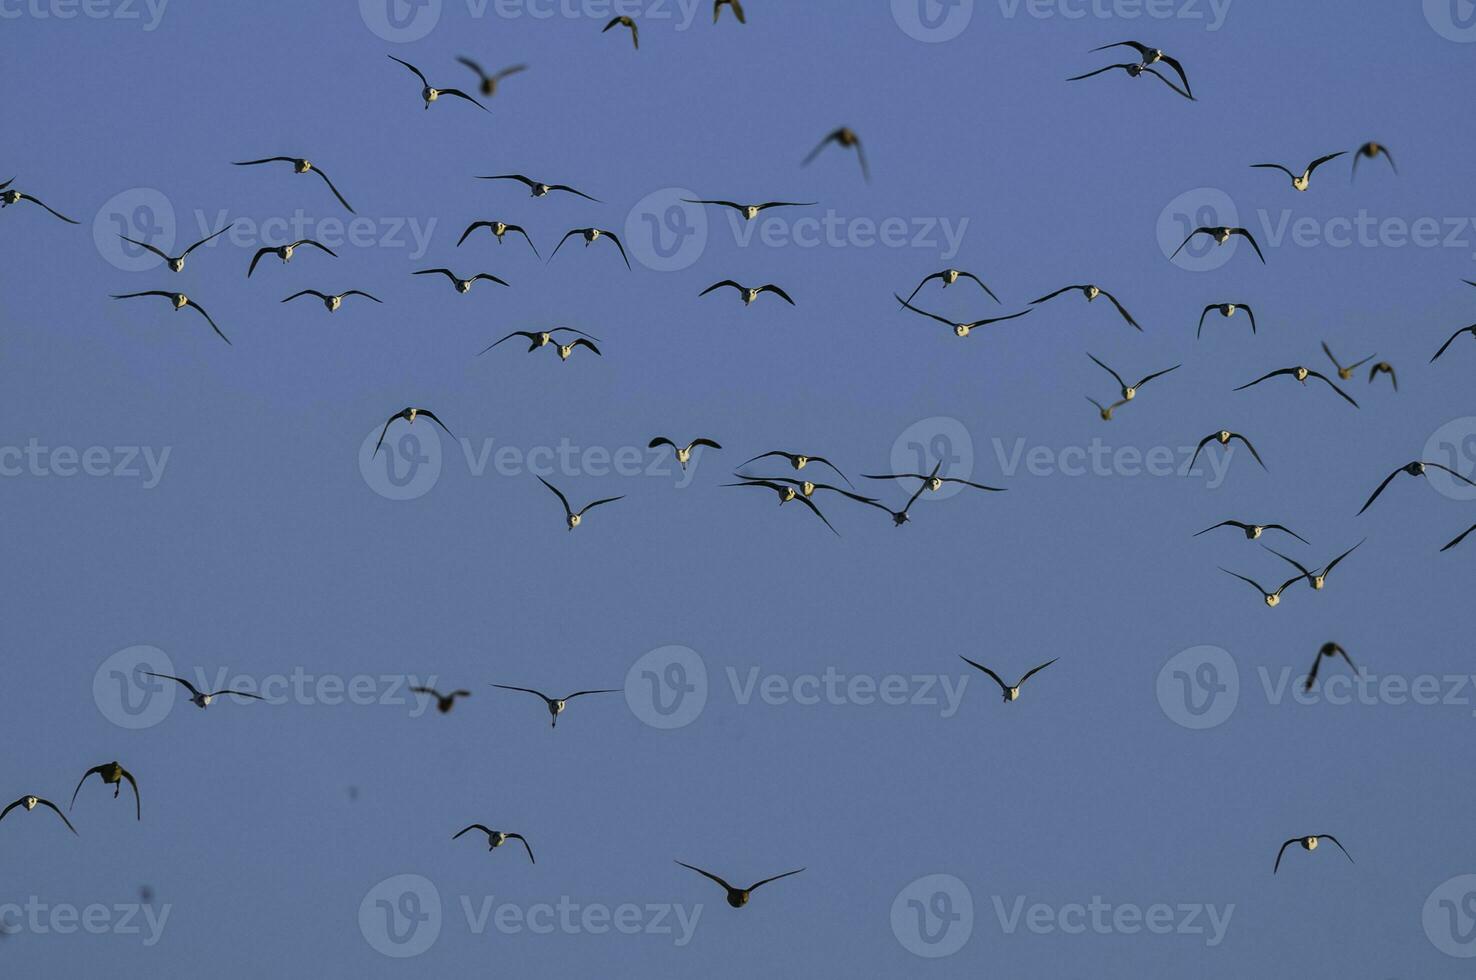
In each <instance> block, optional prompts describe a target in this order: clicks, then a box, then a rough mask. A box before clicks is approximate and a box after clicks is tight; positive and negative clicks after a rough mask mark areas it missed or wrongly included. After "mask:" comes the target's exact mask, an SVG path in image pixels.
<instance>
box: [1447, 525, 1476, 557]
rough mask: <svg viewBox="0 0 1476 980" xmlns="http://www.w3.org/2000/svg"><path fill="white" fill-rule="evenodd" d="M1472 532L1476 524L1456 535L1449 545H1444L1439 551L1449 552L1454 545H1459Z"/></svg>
mask: <svg viewBox="0 0 1476 980" xmlns="http://www.w3.org/2000/svg"><path fill="white" fill-rule="evenodd" d="M1472 531H1476V524H1472V525H1471V526H1470V527H1468V528H1466V529H1465V530H1464V531H1462V532H1461V533H1460V534H1458V535H1456V537H1455V540H1454V541H1452V542H1451V543H1450V544H1448V545H1446V546H1445V547H1444V548H1441V549H1440V550H1441V551H1449V550H1450V549H1452V548H1454V547H1455V546H1456V545H1458V544H1460V543H1461V542H1462V541H1464V540H1466V535H1468V534H1470V533H1471V532H1472Z"/></svg>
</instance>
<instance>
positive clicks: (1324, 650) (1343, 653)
mask: <svg viewBox="0 0 1476 980" xmlns="http://www.w3.org/2000/svg"><path fill="white" fill-rule="evenodd" d="M1333 657H1342V658H1343V659H1344V660H1346V661H1348V669H1349V670H1351V671H1353V673H1355V674H1356V673H1358V668H1357V667H1355V666H1353V658H1352V657H1350V656H1348V651H1347V650H1344V649H1343V648H1342V647H1340V646H1338V644H1336V643H1324V644H1323V645H1322V647H1321V648H1320V649H1319V650H1318V651H1317V656H1315V657H1313V658H1312V670H1311V671H1310V672H1309V673H1308V674H1307V680H1306V681H1305V682H1304V683H1303V685H1302V690H1304V691H1310V690H1312V685H1313V684H1315V683H1317V668H1318V667H1320V666H1322V661H1323V658H1328V659H1331V658H1333Z"/></svg>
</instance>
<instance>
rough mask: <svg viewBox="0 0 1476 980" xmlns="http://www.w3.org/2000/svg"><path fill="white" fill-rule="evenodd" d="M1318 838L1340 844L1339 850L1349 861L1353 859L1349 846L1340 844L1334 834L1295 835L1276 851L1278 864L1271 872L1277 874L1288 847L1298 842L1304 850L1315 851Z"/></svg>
mask: <svg viewBox="0 0 1476 980" xmlns="http://www.w3.org/2000/svg"><path fill="white" fill-rule="evenodd" d="M1318 840H1330V841H1332V842H1333V843H1334V844H1337V845H1338V850H1340V851H1342V852H1343V856H1344V857H1345V858H1347V859H1348V860H1349V861H1352V860H1353V855H1351V854H1349V853H1348V850H1347V848H1345V847H1343V845H1342V844H1339V843H1338V839H1337V838H1336V837H1334V836H1333V835H1332V834H1313V835H1312V836H1311V837H1293V838H1292V839H1291V840H1289V841H1287V842H1286V843H1285V844H1282V845H1281V850H1279V851H1277V852H1276V864H1275V866H1274V867H1272V868H1271V873H1272V874H1275V873H1276V872H1277V871H1279V870H1280V869H1281V856H1282V855H1283V854H1285V853H1286V849H1287V848H1288V847H1291V846H1292V845H1293V844H1298V845H1300V846H1301V848H1302V850H1304V851H1315V850H1317V842H1318Z"/></svg>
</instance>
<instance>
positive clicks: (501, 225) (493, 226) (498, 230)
mask: <svg viewBox="0 0 1476 980" xmlns="http://www.w3.org/2000/svg"><path fill="white" fill-rule="evenodd" d="M478 228H487V229H490V230H491V232H492V234H493V236H494V237H496V239H497V244H499V245H501V244H502V236H503V235H506V234H508V233H509V232H514V231H515V232H517V233H518V234H520V235H522V236H523V238H524V239H525V240H526V241H527V242H528V247H529V248H531V249H532V250H533V254H534V255H538V246H537V245H534V244H533V239H532V238H529V237H528V233H527V232H526V231H524V230H523V227H522V226H521V225H510V224H508V223H507V222H505V221H473V222H472V223H471V224H469V225H467V226H466V231H464V232H462V233H461V238H460V239H458V240H457V242H456V247H457V248H460V247H461V243H462V242H464V241H466V239H467V236H468V235H470V234H471V233H472V232H474V231H476V230H477V229H478ZM538 257H539V258H540V259H541V258H543V256H542V255H538Z"/></svg>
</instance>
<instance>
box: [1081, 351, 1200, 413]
mask: <svg viewBox="0 0 1476 980" xmlns="http://www.w3.org/2000/svg"><path fill="white" fill-rule="evenodd" d="M1087 357H1090V358H1091V359H1092V363H1094V364H1096V365H1097V367H1099V368H1101V369H1102V370H1103V371H1106V372H1107V373H1108V374H1110V375H1112V377H1113V379H1114V380H1115V381H1116V382H1117V387H1118V388H1119V389H1120V390H1121V393H1122V400H1123V401H1125V402H1130V401H1132V400H1133V399H1134V398H1136V397H1138V389H1139V388H1141V387H1143V386H1144V385H1145V384H1147V383H1148V382H1150V381H1152V380H1153V379H1154V378H1161V377H1163V376H1164V375H1165V374H1168V373H1169V372H1170V371H1177V370H1178V369H1179V368H1181V367H1183V366H1184V365H1182V364H1175V365H1174V366H1173V367H1171V368H1164V369H1163V370H1162V371H1154V372H1153V373H1152V374H1150V375H1148V376H1147V377H1145V378H1143V380H1141V381H1139V382H1138V383H1137V384H1134V385H1130V384H1128V383H1127V382H1126V381H1124V380H1122V375H1120V374H1118V373H1117V372H1116V371H1114V370H1112V369H1111V368H1110V367H1108V366H1107V365H1105V364H1103V363H1102V362H1101V361H1099V360H1097V358H1096V357H1095V356H1094V355H1093V354H1091V353H1090V352H1088V353H1087Z"/></svg>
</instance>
